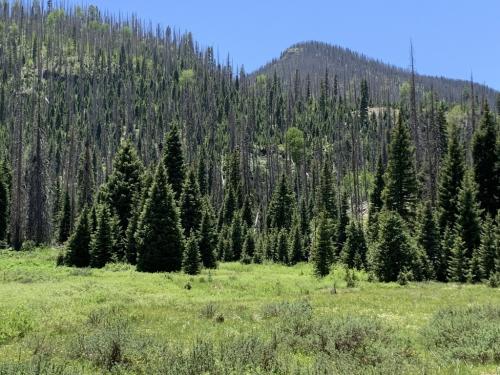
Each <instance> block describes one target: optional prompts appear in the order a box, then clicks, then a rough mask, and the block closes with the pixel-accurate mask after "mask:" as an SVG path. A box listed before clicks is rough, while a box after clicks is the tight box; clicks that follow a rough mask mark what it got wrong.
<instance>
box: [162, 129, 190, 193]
mask: <svg viewBox="0 0 500 375" xmlns="http://www.w3.org/2000/svg"><path fill="white" fill-rule="evenodd" d="M163 164H164V167H165V171H166V174H167V182H168V183H169V184H170V186H171V187H172V190H173V192H174V194H175V199H179V197H180V195H181V193H182V186H183V184H184V174H185V170H184V169H185V167H184V156H183V153H182V145H181V141H180V138H179V132H178V130H177V126H176V125H173V126H172V128H171V129H170V131H169V132H168V133H167V135H166V137H165V149H164V154H163Z"/></svg>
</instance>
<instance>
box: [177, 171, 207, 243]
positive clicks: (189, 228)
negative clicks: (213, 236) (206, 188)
mask: <svg viewBox="0 0 500 375" xmlns="http://www.w3.org/2000/svg"><path fill="white" fill-rule="evenodd" d="M179 207H180V211H181V222H182V227H183V228H184V234H185V235H186V236H189V234H190V233H191V232H196V231H198V230H199V229H200V223H201V217H202V215H203V212H202V200H201V194H200V189H199V186H198V181H196V176H195V175H194V172H193V171H192V170H190V171H189V172H188V175H187V178H186V181H185V182H184V186H183V188H182V194H181V197H180V200H179Z"/></svg>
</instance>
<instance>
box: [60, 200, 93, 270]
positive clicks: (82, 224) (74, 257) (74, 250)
mask: <svg viewBox="0 0 500 375" xmlns="http://www.w3.org/2000/svg"><path fill="white" fill-rule="evenodd" d="M90 229H91V228H90V225H89V210H88V209H87V208H84V209H83V211H82V212H81V213H80V217H79V218H78V222H77V224H76V227H75V230H74V232H73V234H72V235H71V237H70V238H69V241H68V244H67V246H66V255H65V258H64V263H65V264H67V265H68V266H75V267H88V266H90V241H91V236H92V232H91V230H90Z"/></svg>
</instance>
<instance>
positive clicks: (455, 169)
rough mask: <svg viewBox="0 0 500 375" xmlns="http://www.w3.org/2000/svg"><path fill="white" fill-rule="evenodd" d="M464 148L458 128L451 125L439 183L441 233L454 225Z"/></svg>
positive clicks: (463, 165) (461, 179)
mask: <svg viewBox="0 0 500 375" xmlns="http://www.w3.org/2000/svg"><path fill="white" fill-rule="evenodd" d="M464 174H465V161H464V150H463V147H462V145H461V143H460V140H459V138H458V130H457V128H456V127H455V126H453V127H452V129H451V133H450V139H449V141H448V150H447V152H446V155H445V158H444V161H443V167H442V170H441V175H440V183H439V193H438V195H439V199H438V200H439V228H440V230H441V233H443V232H444V231H445V229H446V228H447V227H449V228H452V227H453V226H454V225H455V221H456V216H457V202H458V192H459V191H460V186H461V185H462V181H463V179H464Z"/></svg>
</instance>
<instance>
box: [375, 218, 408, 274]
mask: <svg viewBox="0 0 500 375" xmlns="http://www.w3.org/2000/svg"><path fill="white" fill-rule="evenodd" d="M379 225H380V227H379V233H378V241H377V243H376V244H375V246H374V248H373V250H372V252H371V254H370V268H371V269H372V270H373V271H374V272H375V274H376V275H377V277H378V278H379V279H380V280H381V281H385V282H388V281H396V280H397V279H398V276H399V274H400V273H401V272H406V271H413V270H414V264H415V263H416V261H417V259H416V252H415V249H414V246H413V244H412V242H411V239H410V236H409V234H408V230H407V228H406V224H405V221H404V220H403V219H402V218H401V216H400V215H399V214H398V213H396V212H392V211H381V212H380V215H379Z"/></svg>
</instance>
